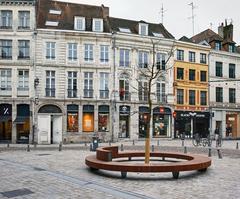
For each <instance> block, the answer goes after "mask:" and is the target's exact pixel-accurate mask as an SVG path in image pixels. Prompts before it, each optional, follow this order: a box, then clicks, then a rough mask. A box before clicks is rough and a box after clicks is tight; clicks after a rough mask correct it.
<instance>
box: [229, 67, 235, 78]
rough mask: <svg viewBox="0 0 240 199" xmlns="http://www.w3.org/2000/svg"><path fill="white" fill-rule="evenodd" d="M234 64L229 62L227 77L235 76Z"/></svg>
mask: <svg viewBox="0 0 240 199" xmlns="http://www.w3.org/2000/svg"><path fill="white" fill-rule="evenodd" d="M235 68H236V67H235V64H229V78H235Z"/></svg>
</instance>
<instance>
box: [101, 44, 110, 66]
mask: <svg viewBox="0 0 240 199" xmlns="http://www.w3.org/2000/svg"><path fill="white" fill-rule="evenodd" d="M100 61H101V63H107V62H108V61H109V46H106V45H100Z"/></svg>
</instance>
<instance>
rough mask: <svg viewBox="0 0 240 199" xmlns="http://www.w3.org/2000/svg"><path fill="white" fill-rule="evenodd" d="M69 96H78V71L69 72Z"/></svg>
mask: <svg viewBox="0 0 240 199" xmlns="http://www.w3.org/2000/svg"><path fill="white" fill-rule="evenodd" d="M68 97H69V98H76V97H77V72H74V71H73V72H72V71H70V72H68Z"/></svg>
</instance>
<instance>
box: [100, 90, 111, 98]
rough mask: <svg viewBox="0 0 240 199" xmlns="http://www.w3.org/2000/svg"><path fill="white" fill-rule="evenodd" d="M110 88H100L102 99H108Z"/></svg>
mask: <svg viewBox="0 0 240 199" xmlns="http://www.w3.org/2000/svg"><path fill="white" fill-rule="evenodd" d="M108 98H109V90H100V99H108Z"/></svg>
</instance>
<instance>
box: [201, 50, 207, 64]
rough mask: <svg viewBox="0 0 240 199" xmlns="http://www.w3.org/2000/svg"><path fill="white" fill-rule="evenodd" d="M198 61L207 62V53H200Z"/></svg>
mask: <svg viewBox="0 0 240 199" xmlns="http://www.w3.org/2000/svg"><path fill="white" fill-rule="evenodd" d="M200 63H201V64H206V63H207V55H206V54H204V53H200Z"/></svg>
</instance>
